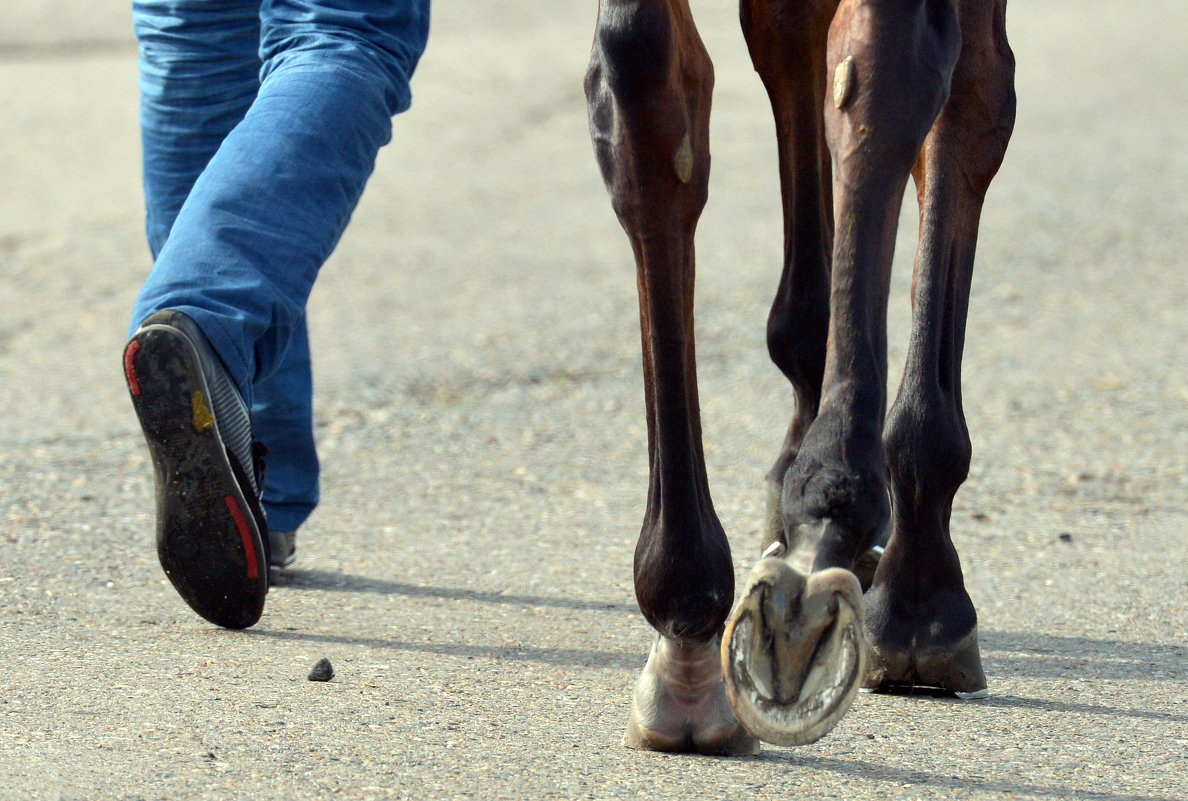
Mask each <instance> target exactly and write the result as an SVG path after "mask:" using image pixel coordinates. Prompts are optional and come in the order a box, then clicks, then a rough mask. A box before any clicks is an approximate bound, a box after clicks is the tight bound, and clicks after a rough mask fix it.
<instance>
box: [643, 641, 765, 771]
mask: <svg viewBox="0 0 1188 801" xmlns="http://www.w3.org/2000/svg"><path fill="white" fill-rule="evenodd" d="M720 652H721V647H720V641H719V640H717V639H715V640H712V641H710V642H708V643H705V644H702V645H681V644H680V643H677V642H674V641H673V640H669V639H665V638H664V637H657V638H656V642H655V644H653V645H652V652H651V653H650V654H649V655H648V663H647V664H646V665H645V666H644V669H643V672H642V673H641V674H640V676H639V680H638V681H637V682H636V684H635V697H634V699H633V701H632V704H631V717H630V718H629V720H628V722H627V733H626V734H625V735H624V736H623V745H625V746H627V747H628V748H639V749H643V750H646V751H675V752H679V753H692V754H718V755H724V756H746V755H749V754H755V753H758V752H759V741H758V740H756V739H755V738H754V737H752V736H751V735H750V734H747V732H745V731H744V730H743V729H742V727H741V726H739V724H738V721H737V720H736V719H735V717H734V713H733V712H732V711H731V710H730V703H729V702H728V701H727V700H726V690H725V686H724V684H723V682H722V667H721V659H720V657H719V653H720Z"/></svg>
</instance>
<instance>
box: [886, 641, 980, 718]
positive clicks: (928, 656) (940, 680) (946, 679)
mask: <svg viewBox="0 0 1188 801" xmlns="http://www.w3.org/2000/svg"><path fill="white" fill-rule="evenodd" d="M870 650H871V662H870V669H869V670H868V671H867V674H866V680H865V682H864V686H865V688H866V689H868V690H873V691H876V692H891V693H909V692H913V691H916V690H920V689H925V690H928V689H933V690H942V691H944V692H947V693H953V694H954V695H956V696H957V697H958V698H961V699H963V700H972V699H976V698H985V697H986V695H987V689H986V674H985V673H984V672H983V671H982V657H981V654H980V652H979V650H978V629H977V627H976V626H975V627H974V629H973V630H972V631H971V632H969V634H967V635H965V636H964V637H962V638H961V639H959V640H958V641H957V642H956V643H955V644H953V645H951V646H943V645H939V644H932V645H928V646H924V647H915V648H902V647H893V646H890V645H887V644H885V643H879V642H877V641H874V642H872V643H871V649H870Z"/></svg>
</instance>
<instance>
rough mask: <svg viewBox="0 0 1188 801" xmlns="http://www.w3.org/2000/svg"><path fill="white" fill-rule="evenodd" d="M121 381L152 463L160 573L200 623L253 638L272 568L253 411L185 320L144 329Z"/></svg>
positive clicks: (153, 321)
mask: <svg viewBox="0 0 1188 801" xmlns="http://www.w3.org/2000/svg"><path fill="white" fill-rule="evenodd" d="M124 377H125V378H126V379H127V382H128V391H129V392H131V394H132V405H133V406H134V407H135V408H136V415H137V417H139V418H140V427H141V428H142V429H143V430H144V438H145V440H146V441H147V442H148V447H149V453H150V455H151V456H152V461H153V473H154V475H155V478H156V485H157V555H158V557H159V558H160V560H161V567H162V568H164V569H165V575H166V576H168V577H169V580H170V582H172V583H173V586H174V588H175V589H176V590H177V591H178V593H179V594H180V595H181V597H182V598H183V599H184V600H185V602H186V603H187V604H189V605H190V607H191V608H192V609H193V610H194V611H195V612H197V613H198V614H200V615H202V617H204V618H206V619H207V620H209V621H210V622H212V623H215V624H217V625H219V626H224V627H226V628H230V629H242V628H247V627H248V626H251V625H252V624H254V623H255V622H256V621H257V620H259V619H260V615H261V613H262V612H263V611H264V596H265V594H266V593H267V592H268V563H269V554H268V533H267V526H266V525H265V522H264V512H263V510H262V509H261V507H260V502H259V497H260V492H259V484H258V482H257V477H256V469H255V464H254V463H255V459H254V458H253V450H252V432H251V418H250V416H249V414H248V408H247V406H246V404H244V402H243V398H242V397H241V396H240V394H239V391H238V390H237V389H236V387H235V384H234V382H233V381H232V380H231V376H230V375H229V374H228V373H227V369H226V368H225V367H224V366H223V362H222V360H220V359H219V356H218V354H216V353H215V351H214V349H213V348H212V347H211V346H210V343H209V342H208V341H207V339H206V336H205V335H204V334H203V333H202V330H201V329H200V328H199V327H198V325H197V323H195V322H194V321H193V320H191V319H190V318H189V317H187V316H186V315H184V314H182V313H181V312H176V311H169V310H166V311H161V312H157V313H156V314H154V315H152V316H151V317H149V318H148V319H147V320H145V321H144V323H143V324H142V325H141V327H140V329H139V330H138V331H137V332H136V333H135V334H133V336H132V339H131V340H130V341H129V342H128V345H127V347H125V349H124Z"/></svg>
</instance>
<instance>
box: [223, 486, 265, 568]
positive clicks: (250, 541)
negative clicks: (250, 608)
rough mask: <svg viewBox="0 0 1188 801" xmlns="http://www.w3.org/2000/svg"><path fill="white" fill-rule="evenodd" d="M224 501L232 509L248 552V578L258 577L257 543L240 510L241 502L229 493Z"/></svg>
mask: <svg viewBox="0 0 1188 801" xmlns="http://www.w3.org/2000/svg"><path fill="white" fill-rule="evenodd" d="M223 501H224V502H225V503H226V504H227V508H228V509H229V510H230V511H231V517H233V518H235V527H236V528H237V529H239V538H240V539H241V540H243V550H244V551H245V552H246V553H247V567H248V571H247V572H248V578H252V579H254V578H258V577H259V575H260V568H259V567H258V566H257V565H256V543H255V542H254V538H253V537H252V531H251V529H249V528H248V524H247V520H245V519H244V517H243V512H241V511H240V510H239V504H238V503H236V502H235V499H234V498H232V497H231V496H230V495H228V496H227V497H226V498H224V499H223Z"/></svg>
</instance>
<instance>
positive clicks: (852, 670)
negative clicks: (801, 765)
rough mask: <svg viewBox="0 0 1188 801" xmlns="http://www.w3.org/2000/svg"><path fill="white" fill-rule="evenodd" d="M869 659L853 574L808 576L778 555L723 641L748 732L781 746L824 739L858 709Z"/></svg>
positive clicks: (754, 575)
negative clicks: (856, 698) (852, 709)
mask: <svg viewBox="0 0 1188 801" xmlns="http://www.w3.org/2000/svg"><path fill="white" fill-rule="evenodd" d="M866 662H867V656H866V641H865V637H864V635H863V629H862V590H861V588H860V587H859V584H858V580H857V578H855V576H854V574H853V573H850V572H849V571H848V570H842V569H840V568H830V569H828V570H822V571H818V572H816V573H813V574H811V575H808V576H805V575H803V574H801V573H799V572H797V571H796V570H794V569H793V568H792V567H790V566H789V565H788V564H787V563H786V562H784V561H783V560H782V559H778V558H771V557H769V558H765V559H763V560H761V561H760V562H759V563H758V564H757V565H756V566H755V568H754V570H752V571H751V576H750V579H749V580H748V581H747V585H746V588H745V589H744V590H743V593H742V597H741V598H740V600H739V602H738V604H737V605H736V606H735V608H734V612H733V613H732V614H731V616H730V620H729V621H728V622H727V624H726V631H725V634H724V637H723V641H722V673H723V676H724V678H725V681H726V694H727V696H728V697H729V699H730V705H731V707H732V708H733V709H734V714H735V716H736V717H737V718H738V720H739V722H740V723H741V724H742V725H743V727H744V728H745V729H746V730H747V731H749V732H750V733H751V734H753V735H755V736H756V737H758V738H759V739H761V740H764V741H766V742H769V743H772V744H774V745H805V744H807V743H811V742H815V741H817V740H819V739H821V738H822V737H824V736H825V735H826V734H828V733H829V732H830V731H831V730H832V729H833V727H834V726H836V725H837V723H838V721H840V720H841V718H842V716H843V715H845V713H846V710H848V709H849V708H850V704H851V702H852V701H853V700H854V696H855V695H856V694H857V692H858V689H859V686H860V685H861V683H862V679H863V677H864V676H865V675H866Z"/></svg>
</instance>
